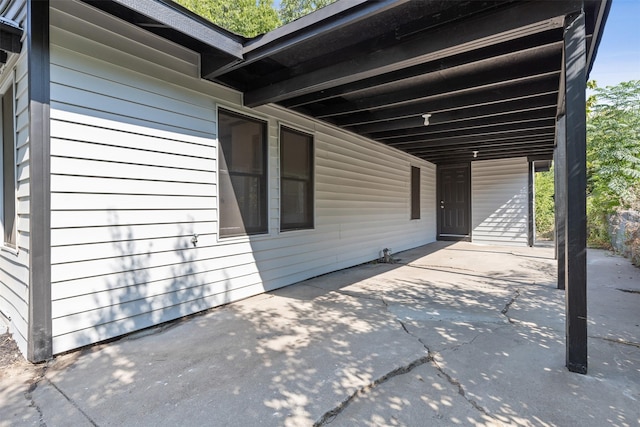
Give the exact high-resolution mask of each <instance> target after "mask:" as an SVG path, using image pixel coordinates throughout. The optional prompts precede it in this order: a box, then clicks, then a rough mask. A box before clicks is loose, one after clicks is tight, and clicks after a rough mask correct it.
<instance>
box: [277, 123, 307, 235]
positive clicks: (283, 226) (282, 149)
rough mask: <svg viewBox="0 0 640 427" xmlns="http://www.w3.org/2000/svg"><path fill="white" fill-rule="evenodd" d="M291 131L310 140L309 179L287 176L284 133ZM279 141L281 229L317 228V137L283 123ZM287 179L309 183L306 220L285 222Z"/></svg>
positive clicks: (279, 131)
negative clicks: (285, 187) (285, 182)
mask: <svg viewBox="0 0 640 427" xmlns="http://www.w3.org/2000/svg"><path fill="white" fill-rule="evenodd" d="M285 132H289V133H292V134H297V135H298V136H302V137H304V138H308V142H309V149H308V153H309V157H308V158H307V164H308V167H309V174H308V176H309V177H308V179H301V178H297V177H287V176H285V168H284V160H285V156H284V153H285V150H286V149H285V143H284V133H285ZM278 141H279V148H280V159H279V165H280V231H282V232H289V231H296V230H313V229H314V228H315V219H316V214H315V138H314V135H313V134H312V133H310V132H305V131H303V130H300V129H296V128H295V127H292V126H289V125H285V124H281V125H280V129H279V130H278ZM285 180H288V181H296V182H304V183H306V184H307V206H306V208H307V210H308V212H309V216H310V218H309V220H308V221H305V222H296V223H293V222H291V223H285V222H284V221H283V219H284V203H283V202H284V197H283V191H282V190H283V182H284V181H285Z"/></svg>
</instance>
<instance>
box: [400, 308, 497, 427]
mask: <svg viewBox="0 0 640 427" xmlns="http://www.w3.org/2000/svg"><path fill="white" fill-rule="evenodd" d="M398 322H400V325H402V329H404V331H405V332H406V333H407V334H409V335H411V336H412V337H414V338H415V339H417V340H418V342H419V343H420V344H422V346H423V347H424V348H425V349H427V352H428V353H429V356H428V359H429V363H430V364H431V365H433V367H434V368H435V369H436V370H437V371H438V372H439V373H441V374H442V376H443V377H444V378H445V379H446V380H447V381H448V382H449V384H451V385H452V386H454V387H456V388H457V389H458V394H459V395H460V396H462V398H463V399H464V400H466V401H467V402H469V404H470V405H471V406H473V408H474V409H475V410H477V411H479V412H480V413H482V414H483V415H486V416H487V417H489V418H492V419H496V418H495V417H493V416H492V415H491V414H489V413H488V412H487V410H486V409H484V408H483V407H482V406H480V405H479V404H478V402H476V401H475V400H473V399H471V398H470V397H469V396H468V395H467V392H466V391H465V390H464V387H463V386H462V384H461V383H460V381H458V380H456V379H454V378H453V377H452V376H451V375H449V374H447V373H446V372H445V371H444V369H442V367H441V366H440V365H439V364H438V362H437V361H436V359H435V355H436V354H437V353H435V352H432V351H431V350H430V349H429V347H427V345H426V344H425V343H424V341H422V339H421V338H419V337H417V336H416V335H414V334H413V333H411V332H409V329H408V328H407V326H406V325H405V324H404V322H402V321H401V320H399V319H398ZM480 335H481V334H477V335H476V336H475V337H473V339H472V340H471V341H469V342H468V343H464V344H461V345H465V344H471V343H473V342H474V341H475V340H476V338H478V337H479V336H480ZM458 347H460V346H458Z"/></svg>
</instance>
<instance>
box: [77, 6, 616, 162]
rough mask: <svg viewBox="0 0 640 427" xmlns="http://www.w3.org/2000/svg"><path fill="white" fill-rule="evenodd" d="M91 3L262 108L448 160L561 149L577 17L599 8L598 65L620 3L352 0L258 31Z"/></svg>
mask: <svg viewBox="0 0 640 427" xmlns="http://www.w3.org/2000/svg"><path fill="white" fill-rule="evenodd" d="M84 1H85V2H87V3H91V4H93V5H94V6H96V7H100V8H102V9H103V10H107V11H109V12H110V13H114V14H119V16H120V17H121V18H123V19H127V20H129V21H130V22H133V23H134V24H136V25H139V26H141V27H143V28H146V29H148V30H149V31H152V32H155V33H156V34H160V35H162V36H163V37H167V38H170V39H172V40H173V41H175V42H178V43H180V44H183V45H185V46H187V47H189V48H191V49H193V50H195V51H197V52H199V53H200V54H201V57H202V69H201V76H202V77H203V78H205V79H209V80H212V81H215V82H219V83H222V84H224V85H227V86H230V87H233V88H235V89H237V90H240V91H242V92H243V93H244V94H245V97H244V99H245V104H246V105H248V106H258V105H262V104H265V103H277V104H279V105H281V106H283V107H285V108H289V109H292V110H295V111H297V112H300V113H302V114H306V115H309V116H311V117H315V118H317V119H319V120H323V121H326V122H329V123H332V124H334V125H336V126H339V127H341V128H344V129H346V130H349V131H352V132H355V133H358V134H360V135H363V136H366V137H369V138H371V139H374V140H377V141H379V142H383V143H385V144H388V145H390V146H393V147H396V148H399V149H402V150H404V151H407V152H409V153H411V154H414V155H416V156H418V157H421V158H423V159H426V160H430V161H432V162H435V163H443V162H453V161H456V162H457V161H470V160H480V159H485V158H502V157H512V156H535V157H536V158H540V157H541V156H542V157H550V156H551V155H552V152H553V147H554V139H555V131H554V128H555V118H556V116H557V115H558V114H561V113H562V104H563V101H564V100H563V96H562V92H563V89H562V84H563V79H562V76H563V68H562V67H563V65H562V64H563V60H562V42H563V29H564V26H565V19H567V16H569V15H571V14H575V13H580V12H581V11H584V12H585V14H586V15H587V40H586V43H587V45H588V50H587V61H588V62H587V64H588V68H589V69H590V68H591V67H592V65H593V61H594V60H595V55H596V52H597V48H598V44H599V42H600V39H601V37H602V29H603V27H604V23H605V22H606V18H607V15H608V11H609V8H610V5H611V0H584V1H582V0H563V1H535V2H532V1H516V0H486V1H483V2H461V3H452V2H448V1H440V0H430V1H424V2H411V1H407V0H381V1H378V2H368V1H364V0H356V1H354V0H339V1H338V2H336V3H333V4H332V5H330V6H328V7H326V8H323V9H320V10H318V11H316V12H314V13H312V14H309V15H307V16H305V17H303V18H301V19H299V20H297V21H294V22H292V23H290V24H288V25H285V26H283V27H281V28H278V29H276V30H274V31H272V32H270V33H267V34H265V35H262V36H259V37H256V38H253V39H245V38H242V37H240V36H237V35H234V34H232V33H229V32H227V31H225V30H222V29H220V28H219V27H217V26H215V25H214V24H212V23H210V22H208V21H206V20H204V19H203V18H201V17H199V16H197V15H195V14H193V13H191V12H189V11H187V10H186V9H184V8H182V7H181V6H178V5H176V4H175V3H173V2H172V1H170V0H112V1H111V2H100V1H94V0H84ZM105 3H108V4H110V5H111V6H105ZM424 113H429V114H432V117H431V124H430V126H429V127H426V128H425V127H424V125H423V124H422V121H421V120H422V118H421V116H422V114H424ZM473 151H480V153H481V154H480V155H479V156H478V158H477V159H475V158H473V157H472V156H471V153H472V152H473Z"/></svg>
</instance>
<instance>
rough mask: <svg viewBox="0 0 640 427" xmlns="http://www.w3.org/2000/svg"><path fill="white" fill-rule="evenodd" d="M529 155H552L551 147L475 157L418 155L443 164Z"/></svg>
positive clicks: (469, 155)
mask: <svg viewBox="0 0 640 427" xmlns="http://www.w3.org/2000/svg"><path fill="white" fill-rule="evenodd" d="M529 155H534V156H551V155H553V149H548V150H533V151H528V150H527V151H513V152H510V151H505V152H503V153H496V154H491V155H478V157H477V158H473V155H472V154H465V155H461V154H454V153H452V154H449V155H441V156H429V155H423V156H419V157H420V158H421V159H424V160H426V161H429V162H431V163H435V164H444V163H459V162H465V161H479V160H498V159H511V158H515V157H528V156H529Z"/></svg>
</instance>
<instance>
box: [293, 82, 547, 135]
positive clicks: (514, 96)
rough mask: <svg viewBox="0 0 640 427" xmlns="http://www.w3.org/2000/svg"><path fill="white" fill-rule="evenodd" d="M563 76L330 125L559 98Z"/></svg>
mask: <svg viewBox="0 0 640 427" xmlns="http://www.w3.org/2000/svg"><path fill="white" fill-rule="evenodd" d="M559 77H560V73H546V74H542V75H533V76H530V77H527V78H523V79H516V80H507V81H504V82H500V83H496V84H494V85H489V86H484V87H470V88H469V89H467V90H464V91H461V92H458V93H445V94H440V95H436V96H432V97H426V98H418V99H416V102H415V103H412V104H411V105H405V106H401V107H397V106H389V107H388V108H385V109H381V110H376V111H372V112H370V111H366V112H360V113H353V114H350V115H347V116H341V117H339V118H332V117H330V118H329V120H328V121H330V122H332V123H334V124H336V125H338V126H343V127H347V126H357V125H364V124H371V123H379V122H385V121H388V120H393V119H398V118H411V117H418V118H419V117H420V115H421V114H424V112H425V111H428V112H431V113H433V114H439V113H441V112H444V111H451V110H455V109H462V108H472V107H482V106H489V105H495V104H500V103H503V102H506V101H510V100H527V99H531V98H534V97H538V96H544V95H550V94H556V93H557V91H558V79H559ZM323 111H324V107H323V106H318V107H317V111H315V110H304V109H303V110H301V112H303V113H306V114H309V115H311V116H314V117H319V116H320V115H322V114H323Z"/></svg>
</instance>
